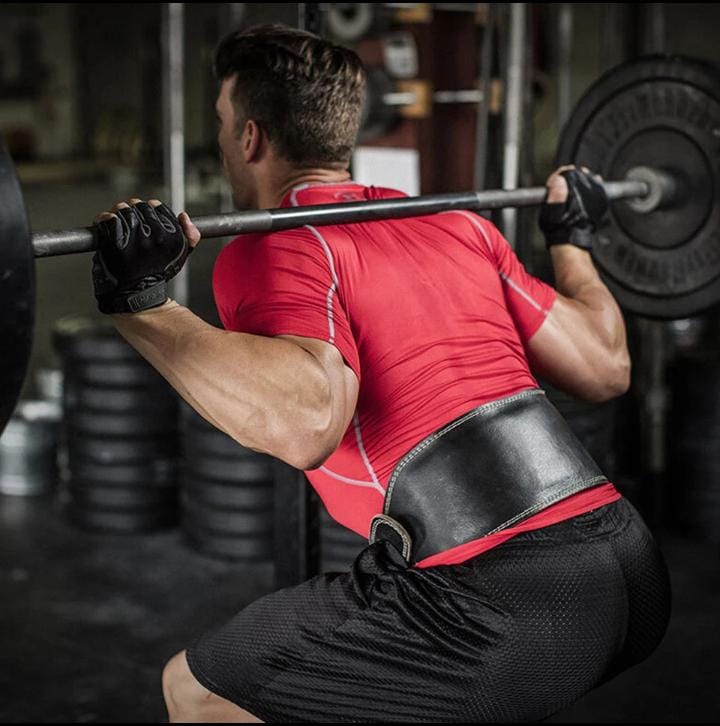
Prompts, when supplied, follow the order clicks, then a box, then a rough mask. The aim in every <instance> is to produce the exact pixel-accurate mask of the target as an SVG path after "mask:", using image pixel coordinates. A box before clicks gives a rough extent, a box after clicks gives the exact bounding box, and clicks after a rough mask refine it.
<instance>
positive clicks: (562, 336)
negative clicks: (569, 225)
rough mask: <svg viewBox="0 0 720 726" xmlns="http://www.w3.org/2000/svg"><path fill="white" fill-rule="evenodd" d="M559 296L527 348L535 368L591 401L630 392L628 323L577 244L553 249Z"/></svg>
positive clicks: (549, 380)
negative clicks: (626, 323)
mask: <svg viewBox="0 0 720 726" xmlns="http://www.w3.org/2000/svg"><path fill="white" fill-rule="evenodd" d="M550 254H551V255H552V261H553V266H554V268H555V280H556V287H557V291H558V296H557V299H556V301H555V303H554V304H553V307H552V308H551V310H550V313H549V314H548V316H547V318H546V320H545V322H544V323H543V324H542V326H541V327H540V329H539V330H538V332H537V333H535V335H534V336H533V337H532V338H531V339H530V341H529V343H528V345H527V350H528V357H529V360H530V363H531V366H532V368H533V371H534V372H535V373H537V374H538V375H539V376H540V377H542V378H544V379H545V380H547V381H548V382H549V383H551V384H553V385H554V386H556V387H557V388H560V389H561V390H564V391H567V392H568V393H571V394H573V395H575V396H578V397H580V398H583V399H585V400H588V401H595V402H600V401H606V400H609V399H611V398H614V397H615V396H619V395H621V394H623V393H625V391H627V389H628V387H629V385H630V355H629V353H628V349H627V340H626V333H625V323H624V320H623V317H622V313H621V312H620V308H619V307H618V305H617V303H616V302H615V299H614V298H613V296H612V295H611V294H610V291H609V290H608V289H607V287H606V286H605V284H604V283H603V282H602V280H601V279H600V277H599V275H598V273H597V270H596V269H595V266H594V265H593V262H592V259H591V257H590V254H589V253H588V252H586V251H585V250H581V249H579V248H577V247H574V246H572V245H555V246H553V247H551V248H550Z"/></svg>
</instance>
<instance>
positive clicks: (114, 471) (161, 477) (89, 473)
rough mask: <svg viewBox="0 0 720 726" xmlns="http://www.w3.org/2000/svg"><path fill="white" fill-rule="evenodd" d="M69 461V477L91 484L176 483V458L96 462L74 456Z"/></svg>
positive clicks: (155, 484) (172, 484)
mask: <svg viewBox="0 0 720 726" xmlns="http://www.w3.org/2000/svg"><path fill="white" fill-rule="evenodd" d="M70 463H71V466H70V476H71V478H73V479H77V480H82V481H86V482H92V483H93V484H103V485H106V486H113V485H115V486H121V487H122V486H137V485H142V486H152V487H158V488H166V487H173V486H176V485H177V479H178V477H177V460H176V459H155V460H154V461H148V462H146V463H142V464H98V463H97V462H95V461H92V460H85V459H81V458H78V457H75V458H74V459H73V460H72V462H70Z"/></svg>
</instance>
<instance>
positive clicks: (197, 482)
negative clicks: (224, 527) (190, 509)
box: [180, 474, 274, 511]
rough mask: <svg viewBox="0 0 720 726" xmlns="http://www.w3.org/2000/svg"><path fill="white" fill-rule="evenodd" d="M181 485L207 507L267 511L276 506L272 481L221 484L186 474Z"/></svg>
mask: <svg viewBox="0 0 720 726" xmlns="http://www.w3.org/2000/svg"><path fill="white" fill-rule="evenodd" d="M180 486H181V487H182V489H183V490H184V491H186V492H187V493H188V495H189V496H190V497H191V499H194V500H195V501H197V502H199V503H200V504H201V505H203V506H207V507H219V508H230V509H248V510H255V511H265V510H272V508H273V506H274V505H273V501H274V492H273V486H272V482H263V483H261V484H258V485H256V484H220V483H218V482H215V481H211V480H208V479H202V478H201V477H195V476H189V475H187V474H185V475H184V476H182V477H181V479H180Z"/></svg>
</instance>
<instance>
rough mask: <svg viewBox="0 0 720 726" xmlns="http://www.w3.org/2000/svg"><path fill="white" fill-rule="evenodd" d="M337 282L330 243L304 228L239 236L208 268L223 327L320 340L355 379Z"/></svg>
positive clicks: (355, 362)
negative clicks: (331, 347)
mask: <svg viewBox="0 0 720 726" xmlns="http://www.w3.org/2000/svg"><path fill="white" fill-rule="evenodd" d="M338 286H339V282H338V278H337V274H336V270H335V265H334V261H333V258H332V253H331V251H330V249H329V247H328V246H327V244H326V243H324V242H323V241H321V240H320V239H318V238H316V237H315V236H314V235H313V234H312V233H311V231H310V230H305V229H298V230H292V231H287V232H282V233H274V234H271V235H243V236H241V237H238V238H236V239H235V240H233V241H232V242H231V243H230V244H229V245H227V246H226V247H225V248H224V249H223V251H222V252H221V253H220V255H219V256H218V258H217V261H216V263H215V268H214V272H213V293H214V296H215V304H216V306H217V309H218V314H219V316H220V320H221V321H222V324H223V326H224V327H225V328H226V329H227V330H234V331H236V332H241V333H250V334H252V335H264V336H269V337H272V336H277V335H298V336H302V337H306V338H316V339H318V340H324V341H326V342H328V343H330V344H332V345H334V346H335V347H336V348H337V349H338V350H339V351H340V354H341V355H342V356H343V358H344V360H345V362H346V363H347V365H348V366H350V368H351V369H352V370H353V372H354V373H355V375H356V376H357V377H358V379H359V378H360V360H359V355H358V350H357V345H356V343H355V340H354V337H353V335H352V331H351V328H350V323H349V321H348V316H347V314H346V312H345V310H344V308H343V306H342V304H341V301H340V298H339V296H338Z"/></svg>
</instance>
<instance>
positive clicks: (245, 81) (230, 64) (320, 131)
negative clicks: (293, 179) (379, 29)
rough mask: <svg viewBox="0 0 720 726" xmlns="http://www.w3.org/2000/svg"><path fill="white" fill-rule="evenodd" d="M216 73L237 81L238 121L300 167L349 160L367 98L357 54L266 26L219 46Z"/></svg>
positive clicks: (309, 35)
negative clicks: (257, 129)
mask: <svg viewBox="0 0 720 726" xmlns="http://www.w3.org/2000/svg"><path fill="white" fill-rule="evenodd" d="M215 75H216V77H217V78H218V80H220V81H223V80H225V79H228V78H232V77H233V76H235V87H234V89H233V103H234V105H235V112H236V114H237V116H238V119H239V120H240V122H241V123H243V124H244V123H245V121H246V120H247V119H252V120H253V121H255V122H256V123H258V124H259V125H260V126H261V127H262V128H263V129H264V131H265V132H266V133H267V135H268V137H269V138H270V141H271V142H272V143H273V144H274V146H275V148H276V149H277V150H278V152H279V154H280V155H281V156H282V157H283V158H285V159H287V160H288V161H291V162H293V163H296V164H298V165H299V166H314V165H322V164H337V163H342V164H347V163H348V162H349V161H350V156H351V154H352V149H353V146H354V145H355V140H356V138H357V134H358V129H359V126H360V115H361V111H362V105H363V101H364V95H365V70H364V68H363V65H362V62H361V61H360V59H359V58H358V57H357V55H356V54H355V53H354V52H353V51H351V50H349V49H348V48H343V47H341V46H337V45H334V44H333V43H330V42H328V41H326V40H323V39H322V38H319V37H317V36H316V35H313V34H312V33H307V32H305V31H302V30H296V29H294V28H289V27H286V26H283V25H260V26H255V27H253V28H249V29H247V30H243V31H236V32H234V33H231V34H230V35H228V36H226V37H225V38H224V39H223V40H222V41H221V42H220V45H219V46H218V48H217V51H216V53H215ZM238 130H240V129H238Z"/></svg>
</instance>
